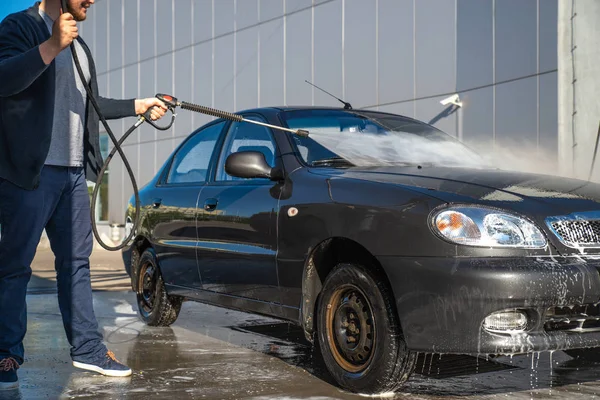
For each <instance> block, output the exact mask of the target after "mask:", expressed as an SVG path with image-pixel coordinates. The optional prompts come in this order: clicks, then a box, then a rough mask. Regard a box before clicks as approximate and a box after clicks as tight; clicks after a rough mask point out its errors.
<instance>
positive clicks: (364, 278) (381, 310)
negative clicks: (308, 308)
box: [317, 264, 416, 394]
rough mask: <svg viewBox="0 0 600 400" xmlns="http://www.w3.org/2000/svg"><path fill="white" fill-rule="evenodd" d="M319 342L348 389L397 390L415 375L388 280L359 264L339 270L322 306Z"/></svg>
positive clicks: (327, 284) (331, 279)
mask: <svg viewBox="0 0 600 400" xmlns="http://www.w3.org/2000/svg"><path fill="white" fill-rule="evenodd" d="M317 314H318V317H317V318H318V319H317V322H318V325H317V335H318V342H319V347H320V350H321V353H322V355H323V359H324V361H325V364H326V365H327V368H328V370H329V372H330V373H331V374H332V376H333V377H334V378H335V380H336V381H337V382H338V383H339V384H340V386H342V387H343V388H344V389H347V390H349V391H352V392H357V393H364V394H378V393H384V392H391V391H395V390H397V389H398V388H399V387H400V386H402V384H403V383H404V382H405V381H406V380H407V379H408V378H409V376H410V374H411V373H412V371H413V370H414V367H415V362H416V354H415V353H414V352H411V351H410V350H408V349H407V348H406V342H405V341H404V337H403V335H402V332H401V330H400V324H399V321H398V317H397V315H396V312H395V307H394V301H393V297H392V295H391V293H390V290H389V289H388V287H387V285H386V284H385V283H384V282H383V280H382V279H381V278H380V277H378V276H376V275H375V274H374V273H373V272H372V271H370V270H369V269H367V268H365V267H363V266H361V265H358V264H339V265H338V266H336V268H334V270H333V271H332V272H331V273H330V274H329V276H328V277H327V279H326V280H325V282H324V284H323V290H322V291H321V294H320V297H319V302H318V311H317Z"/></svg>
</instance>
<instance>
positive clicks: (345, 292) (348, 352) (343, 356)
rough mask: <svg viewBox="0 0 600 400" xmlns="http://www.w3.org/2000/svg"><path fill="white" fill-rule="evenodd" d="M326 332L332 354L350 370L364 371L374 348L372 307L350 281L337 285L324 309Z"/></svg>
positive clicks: (340, 363)
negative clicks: (325, 310) (325, 311)
mask: <svg viewBox="0 0 600 400" xmlns="http://www.w3.org/2000/svg"><path fill="white" fill-rule="evenodd" d="M325 319H326V327H325V329H326V334H327V341H328V343H329V348H330V349H331V353H332V354H333V358H334V359H335V361H336V362H337V363H338V364H339V366H340V367H342V368H343V369H345V370H346V371H348V372H350V373H359V372H362V371H364V370H365V369H366V368H367V367H368V366H369V365H370V363H371V360H372V359H373V354H374V350H375V345H376V343H375V321H374V319H373V310H372V308H371V304H370V303H369V301H368V300H367V297H366V296H365V295H364V293H363V292H362V291H361V290H360V289H358V288H357V287H356V286H354V285H344V286H342V287H340V288H338V289H337V290H336V291H335V292H334V293H333V295H332V296H331V300H330V301H329V304H327V313H326V318H325Z"/></svg>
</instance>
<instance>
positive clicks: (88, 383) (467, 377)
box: [0, 291, 600, 400]
mask: <svg viewBox="0 0 600 400" xmlns="http://www.w3.org/2000/svg"><path fill="white" fill-rule="evenodd" d="M94 301H95V307H96V312H97V316H98V318H99V321H100V323H101V325H102V329H103V331H104V335H105V340H106V342H107V344H108V346H109V348H110V349H112V350H113V351H114V352H115V354H116V355H117V357H118V358H119V359H121V360H122V361H124V362H126V363H127V364H128V365H129V366H130V367H132V368H133V369H134V374H133V376H131V377H129V378H107V377H103V376H100V375H97V374H94V373H89V372H85V371H79V370H76V369H74V368H73V367H72V366H71V364H70V358H69V351H68V343H67V341H66V339H65V335H64V331H63V328H62V323H61V318H60V314H59V311H58V306H57V304H56V295H54V294H32V295H29V296H28V312H29V324H28V326H29V331H28V334H27V337H26V341H25V346H26V364H25V365H24V366H23V367H22V368H21V369H20V370H19V372H20V382H21V388H20V391H19V393H11V394H10V395H9V393H8V392H4V393H3V394H0V399H4V398H8V399H11V400H12V399H27V400H29V399H32V400H34V399H144V400H146V399H159V398H160V399H162V398H167V399H256V400H258V399H286V400H292V399H310V400H321V399H323V400H324V399H363V398H365V397H363V396H358V395H352V394H349V393H345V392H343V391H342V390H340V389H338V388H337V387H336V386H335V385H333V384H332V380H331V378H330V377H329V376H328V374H327V372H326V370H325V368H324V366H323V365H322V364H321V363H320V360H319V359H318V358H315V357H313V354H312V351H311V347H310V346H309V344H308V343H307V342H306V341H305V340H304V339H303V337H302V333H301V331H300V330H299V329H297V328H296V327H294V326H291V325H288V324H285V323H281V322H280V321H276V320H272V319H268V318H264V317H260V316H255V315H250V314H245V313H241V312H236V311H229V310H225V309H221V308H217V307H213V306H208V305H202V304H198V303H191V302H187V303H185V304H184V306H183V308H182V312H181V314H180V316H179V319H178V320H177V322H176V323H175V324H173V325H172V326H171V327H169V328H151V327H147V326H145V325H144V324H143V323H141V322H140V321H139V319H138V317H137V315H136V312H135V309H134V305H135V297H134V294H133V293H131V292H125V291H118V292H117V291H112V292H107V291H103V292H95V293H94ZM532 367H533V368H532ZM0 393H2V392H0ZM463 397H467V398H470V399H500V398H511V399H542V398H560V399H592V398H597V397H600V364H591V363H584V362H579V361H574V360H572V359H571V358H570V357H569V356H567V355H565V354H564V353H563V352H554V353H553V354H552V367H551V361H550V355H549V354H541V355H537V354H536V355H534V356H533V357H532V356H518V357H513V358H512V359H511V358H509V357H502V358H498V359H495V360H493V361H492V360H490V361H486V360H478V359H476V358H473V357H466V356H450V355H443V356H441V358H440V357H439V356H433V357H432V356H430V355H426V356H424V355H421V356H420V361H419V365H418V366H417V369H416V371H415V373H414V374H413V376H412V378H411V379H410V380H409V382H408V383H407V384H406V385H405V387H404V391H403V392H401V393H397V394H396V395H394V396H385V398H398V399H455V398H463ZM375 398H377V397H375Z"/></svg>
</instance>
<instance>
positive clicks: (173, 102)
mask: <svg viewBox="0 0 600 400" xmlns="http://www.w3.org/2000/svg"><path fill="white" fill-rule="evenodd" d="M61 2H62V9H63V11H65V12H66V11H68V7H67V0H61ZM70 48H71V54H72V55H73V61H74V63H75V67H76V69H77V73H78V74H79V78H80V79H81V82H82V84H83V87H84V88H85V91H86V93H87V97H88V99H89V100H90V102H91V103H92V106H93V107H94V110H95V111H96V113H97V114H98V118H99V119H100V121H101V122H102V125H104V128H105V129H106V133H108V136H109V137H110V140H111V141H112V142H113V144H114V148H113V149H112V151H111V152H110V153H109V155H108V157H107V158H106V160H105V161H104V165H102V168H101V169H100V172H99V173H98V178H97V180H96V185H95V186H94V191H93V192H92V200H91V204H90V206H91V212H90V214H91V215H90V218H91V220H92V231H93V232H94V236H95V237H96V240H97V241H98V243H99V244H100V245H101V246H102V247H103V248H105V249H106V250H110V251H116V250H120V249H122V248H124V247H125V246H127V244H128V243H129V242H130V240H131V239H132V238H133V236H134V235H135V234H136V231H137V228H138V227H139V223H140V218H141V213H140V195H139V190H138V186H137V181H136V180H135V175H134V173H133V171H132V169H131V166H130V165H129V161H128V160H127V157H126V156H125V153H124V152H123V150H122V149H121V144H123V142H124V141H125V140H127V138H128V137H129V135H131V134H132V133H133V131H135V129H136V128H137V127H139V126H140V125H141V124H142V123H144V122H148V123H149V124H150V125H152V126H153V127H154V128H156V129H159V130H163V131H164V130H167V129H170V128H171V126H173V123H174V122H175V116H176V114H175V111H174V110H175V107H177V106H179V107H181V108H183V109H184V110H189V111H194V112H198V113H202V114H207V115H211V116H213V117H217V118H224V119H228V120H231V121H237V122H242V121H243V122H249V123H252V124H257V125H262V126H266V127H270V128H274V129H280V130H284V131H288V132H292V133H295V134H297V135H299V136H303V137H307V136H308V134H309V132H308V131H305V130H302V129H297V130H293V129H289V128H284V127H280V126H275V125H270V124H266V123H262V122H258V121H253V120H248V119H245V118H243V117H242V116H241V115H238V114H232V113H228V112H225V111H221V110H215V109H213V108H209V107H205V106H200V105H197V104H192V103H187V102H184V101H182V102H179V101H177V99H176V98H174V97H172V96H169V95H164V94H157V95H156V97H157V98H158V99H159V100H161V101H162V102H163V103H165V105H166V106H167V107H168V109H169V110H170V111H171V112H172V113H173V116H172V118H171V123H170V124H169V125H167V126H164V127H161V126H157V125H156V124H155V123H153V122H152V119H151V117H150V110H148V111H146V113H145V114H144V115H143V116H140V117H139V118H138V120H137V122H136V123H135V124H134V125H133V126H132V127H131V128H129V130H128V131H127V132H125V134H123V136H122V137H121V139H119V140H117V138H116V137H115V135H114V134H113V132H112V130H111V129H110V126H109V125H108V123H107V122H106V119H105V118H104V115H103V114H102V110H100V106H99V105H98V102H97V100H96V98H95V97H94V94H93V93H92V89H91V88H90V86H89V84H88V82H87V81H86V79H85V75H84V73H83V70H82V69H81V64H80V62H79V57H78V56H77V50H76V48H75V42H74V41H73V42H72V43H71V45H70ZM116 152H118V153H119V155H120V156H121V159H122V160H123V164H124V165H125V169H127V173H128V174H129V178H130V179H131V185H132V187H133V193H134V196H135V218H134V221H133V227H132V229H131V232H129V235H128V236H127V237H126V238H125V239H124V240H123V241H122V243H121V244H120V245H118V246H109V245H107V244H106V243H104V242H103V241H102V238H101V237H100V234H99V233H98V227H97V226H96V215H95V214H96V213H95V209H96V201H97V198H98V191H99V190H100V185H101V184H102V179H103V178H104V174H105V173H106V170H107V168H108V165H109V163H110V161H111V160H112V158H113V156H114V155H115V153H116Z"/></svg>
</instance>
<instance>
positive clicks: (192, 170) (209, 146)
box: [167, 122, 225, 183]
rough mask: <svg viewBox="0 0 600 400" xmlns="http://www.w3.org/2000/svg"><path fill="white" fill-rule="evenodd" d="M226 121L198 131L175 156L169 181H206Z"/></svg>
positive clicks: (168, 177)
mask: <svg viewBox="0 0 600 400" xmlns="http://www.w3.org/2000/svg"><path fill="white" fill-rule="evenodd" d="M224 125H225V122H220V123H218V124H215V125H211V126H208V127H206V128H204V129H202V130H201V131H199V132H197V133H196V134H195V135H194V137H192V138H191V139H190V140H188V141H187V142H186V143H185V145H183V147H182V148H181V149H179V151H178V152H177V154H176V155H175V157H174V158H173V164H172V165H171V170H170V171H169V175H168V176H167V183H204V182H206V181H207V179H208V168H209V164H210V160H211V158H212V154H213V152H214V150H215V145H216V143H217V140H218V139H219V135H220V134H221V131H222V130H223V126H224Z"/></svg>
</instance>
